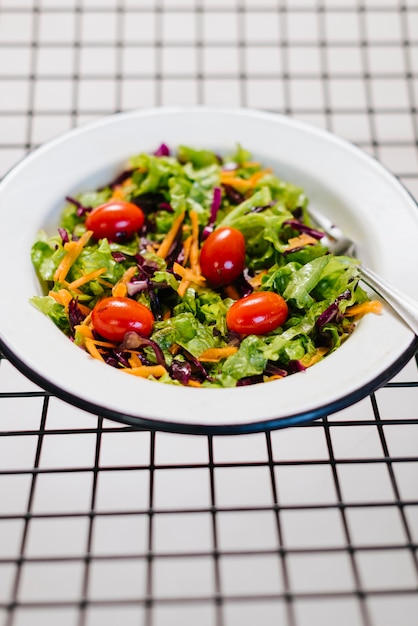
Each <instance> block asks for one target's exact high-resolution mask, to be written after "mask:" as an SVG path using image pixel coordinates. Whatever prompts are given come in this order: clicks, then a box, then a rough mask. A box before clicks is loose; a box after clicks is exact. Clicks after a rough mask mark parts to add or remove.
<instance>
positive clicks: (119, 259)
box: [111, 250, 126, 263]
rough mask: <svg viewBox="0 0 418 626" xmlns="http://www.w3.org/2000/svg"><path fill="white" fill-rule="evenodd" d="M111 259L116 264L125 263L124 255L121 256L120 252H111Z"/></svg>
mask: <svg viewBox="0 0 418 626" xmlns="http://www.w3.org/2000/svg"><path fill="white" fill-rule="evenodd" d="M111 254H112V258H113V260H114V261H116V263H123V262H124V261H126V256H125V255H124V254H122V252H118V251H117V250H116V251H114V252H112V253H111Z"/></svg>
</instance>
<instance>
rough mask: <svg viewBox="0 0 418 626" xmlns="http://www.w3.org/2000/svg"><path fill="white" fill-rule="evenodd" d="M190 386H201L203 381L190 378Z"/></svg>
mask: <svg viewBox="0 0 418 626" xmlns="http://www.w3.org/2000/svg"><path fill="white" fill-rule="evenodd" d="M187 386H188V387H201V386H202V383H199V381H198V380H192V379H190V380H189V382H188V383H187Z"/></svg>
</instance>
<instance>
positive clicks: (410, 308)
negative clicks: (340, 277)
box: [359, 265, 418, 335]
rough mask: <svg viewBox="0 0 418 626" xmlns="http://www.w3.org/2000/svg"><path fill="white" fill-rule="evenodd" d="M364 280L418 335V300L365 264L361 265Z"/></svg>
mask: <svg viewBox="0 0 418 626" xmlns="http://www.w3.org/2000/svg"><path fill="white" fill-rule="evenodd" d="M359 269H360V273H361V277H362V279H363V281H364V282H365V283H366V284H367V285H369V287H371V288H372V289H373V290H374V291H375V292H376V293H377V294H378V295H379V296H381V298H383V300H385V301H386V302H387V303H388V304H390V306H391V307H392V309H393V310H394V311H396V313H397V314H398V315H399V316H400V317H401V318H402V319H403V320H404V322H405V323H406V324H407V325H408V326H409V328H410V329H411V330H412V331H413V332H414V333H415V334H416V335H418V302H417V301H416V300H414V299H413V298H411V297H410V296H408V295H407V294H405V293H402V292H401V291H399V289H396V288H395V287H392V285H390V284H389V283H388V282H387V281H386V280H385V279H384V278H382V277H381V276H379V275H378V274H376V273H375V272H373V270H371V269H369V268H368V267H366V266H365V265H360V266H359Z"/></svg>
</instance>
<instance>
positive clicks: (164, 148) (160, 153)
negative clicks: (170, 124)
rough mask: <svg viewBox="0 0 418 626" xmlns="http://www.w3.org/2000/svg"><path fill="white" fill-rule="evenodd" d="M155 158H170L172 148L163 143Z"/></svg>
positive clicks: (155, 153)
mask: <svg viewBox="0 0 418 626" xmlns="http://www.w3.org/2000/svg"><path fill="white" fill-rule="evenodd" d="M154 156H156V157H162V156H170V148H169V147H168V146H167V145H166V144H165V143H162V144H161V145H160V146H159V147H158V148H157V150H156V151H155V152H154Z"/></svg>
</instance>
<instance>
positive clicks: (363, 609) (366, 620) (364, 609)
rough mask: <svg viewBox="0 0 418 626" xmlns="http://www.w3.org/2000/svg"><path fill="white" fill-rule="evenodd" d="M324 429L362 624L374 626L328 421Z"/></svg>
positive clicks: (325, 421)
mask: <svg viewBox="0 0 418 626" xmlns="http://www.w3.org/2000/svg"><path fill="white" fill-rule="evenodd" d="M324 429H325V438H326V441H327V446H328V452H329V460H330V465H331V471H332V476H333V479H334V486H335V490H336V493H337V499H338V502H339V503H340V505H341V507H340V509H339V511H340V515H341V521H342V526H343V529H344V536H345V540H346V545H347V549H348V557H349V559H350V565H351V571H352V574H353V578H354V582H355V587H356V589H357V598H358V601H359V608H360V614H361V618H362V624H363V626H372V622H371V618H370V614H369V609H368V606H367V604H366V602H365V596H364V592H363V586H362V584H361V578H360V572H359V568H358V565H357V561H356V558H355V552H354V550H353V542H352V539H351V533H350V529H349V526H348V522H347V516H346V507H345V503H344V498H343V494H342V492H341V487H340V481H339V478H338V473H337V467H336V463H335V458H334V450H333V446H332V439H331V434H330V429H329V426H328V423H327V420H326V419H325V420H324Z"/></svg>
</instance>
